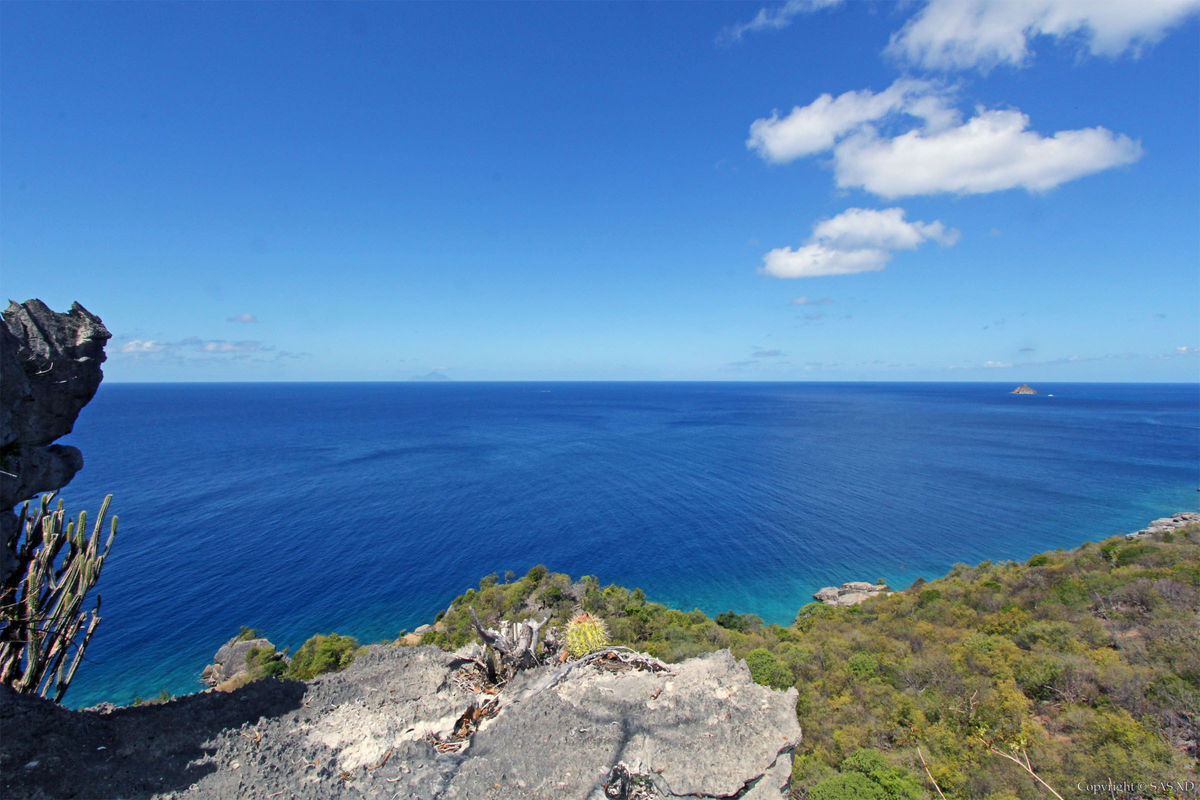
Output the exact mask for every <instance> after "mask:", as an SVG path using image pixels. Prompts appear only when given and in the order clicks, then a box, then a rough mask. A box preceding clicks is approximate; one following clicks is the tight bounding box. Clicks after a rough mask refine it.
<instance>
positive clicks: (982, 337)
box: [0, 0, 1200, 383]
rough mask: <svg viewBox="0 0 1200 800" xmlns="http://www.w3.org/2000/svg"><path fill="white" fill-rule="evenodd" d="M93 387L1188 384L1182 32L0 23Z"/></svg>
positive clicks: (820, 9) (44, 220) (265, 13)
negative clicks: (92, 325)
mask: <svg viewBox="0 0 1200 800" xmlns="http://www.w3.org/2000/svg"><path fill="white" fill-rule="evenodd" d="M0 23H2V29H0V35H2V37H3V46H2V47H0V67H2V73H0V80H2V82H3V100H2V107H0V137H2V138H0V143H2V148H3V149H2V152H0V158H2V159H3V160H2V162H0V203H2V205H0V230H2V240H0V242H2V243H0V271H2V278H3V280H2V283H3V286H4V289H5V293H6V294H7V296H8V297H9V298H12V299H15V300H18V301H20V300H25V299H27V298H30V297H41V298H42V299H44V300H45V301H46V302H48V303H49V304H50V305H51V307H54V308H57V309H60V310H65V309H66V307H68V306H69V305H70V303H71V302H72V301H74V300H78V301H80V302H81V303H83V305H85V306H86V307H87V308H88V309H89V310H91V311H93V312H94V313H96V314H99V315H100V316H101V317H102V318H103V319H104V321H105V323H106V324H107V325H108V327H109V329H110V330H111V331H112V332H113V334H114V339H113V341H112V342H111V343H110V345H109V354H110V355H109V360H108V363H107V364H106V366H105V371H106V375H107V379H108V380H110V381H175V380H200V381H203V380H408V379H411V378H412V377H414V376H427V375H429V374H430V373H436V374H441V375H445V376H448V377H450V378H452V379H456V380H526V379H530V380H558V379H568V380H575V379H584V380H590V379H599V380H610V379H620V380H625V379H631V380H995V381H1006V382H1013V383H1020V382H1031V383H1034V382H1037V381H1039V380H1042V381H1074V380H1078V381H1093V380H1098V381H1105V380H1113V381H1196V380H1197V379H1198V378H1200V269H1198V266H1200V99H1198V98H1200V2H1197V1H1196V0H1178V1H1176V0H1161V2H1158V3H1130V2H1127V0H1111V2H1109V1H1107V0H1106V1H1104V2H1101V1H1100V0H1095V1H1094V2H1079V1H1078V0H1021V2H1013V1H1012V0H999V1H998V2H990V1H988V0H955V2H949V0H914V2H909V3H885V2H868V1H867V0H844V1H842V2H839V0H791V1H790V2H785V3H774V4H767V5H758V4H748V3H664V4H654V3H637V4H623V3H534V4H518V3H514V4H508V3H459V4H448V3H447V4H442V3H436V4H435V3H404V4H391V3H370V4H354V3H338V4H329V5H326V4H318V3H293V4H252V3H187V4H170V3H151V4H139V3H114V4H104V3H85V4H72V3H22V2H6V3H4V4H0Z"/></svg>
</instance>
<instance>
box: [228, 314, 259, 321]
mask: <svg viewBox="0 0 1200 800" xmlns="http://www.w3.org/2000/svg"><path fill="white" fill-rule="evenodd" d="M225 321H226V322H258V317H256V316H254V315H253V314H238V315H236V316H233V317H229V318H228V319H226V320H225Z"/></svg>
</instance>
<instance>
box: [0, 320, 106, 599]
mask: <svg viewBox="0 0 1200 800" xmlns="http://www.w3.org/2000/svg"><path fill="white" fill-rule="evenodd" d="M3 320H4V322H3V324H2V325H0V581H3V580H5V579H7V578H8V576H9V574H10V573H11V572H12V569H13V567H14V564H15V556H14V548H15V546H16V540H17V537H18V536H19V534H20V531H19V530H18V522H17V517H16V515H15V514H14V513H13V512H12V511H11V510H10V509H12V508H13V507H14V506H16V505H18V504H19V503H21V502H24V501H25V500H28V499H30V498H31V497H33V496H35V495H37V494H39V493H42V492H51V491H55V490H57V489H61V488H62V487H63V486H65V485H66V484H67V483H68V482H69V481H70V480H71V479H72V478H73V477H75V473H76V472H78V471H79V470H80V469H82V468H83V456H82V455H81V454H80V452H79V450H77V449H76V448H74V447H66V446H63V445H56V444H52V442H54V440H55V439H58V438H59V437H61V436H65V435H66V434H68V433H70V432H71V429H72V428H73V427H74V425H75V419H76V417H78V416H79V412H80V410H81V409H82V408H83V407H84V406H85V405H87V403H88V401H90V400H91V399H92V397H94V396H95V394H96V389H97V387H99V386H100V380H101V379H102V378H103V377H104V373H103V372H102V371H101V369H100V364H101V363H102V362H103V361H104V358H105V355H104V344H105V342H107V341H108V340H109V338H111V336H112V334H110V333H109V332H108V330H107V329H105V327H104V323H102V322H101V321H100V318H99V317H97V316H95V315H93V314H91V313H89V312H88V311H87V309H85V308H84V307H83V306H81V305H79V304H78V303H75V304H73V305H72V306H71V310H70V311H68V312H67V313H65V314H59V313H56V312H54V311H51V310H50V309H49V308H47V306H46V304H45V303H43V302H42V301H41V300H28V301H26V302H24V303H20V304H18V303H14V302H10V303H9V305H8V308H7V309H5V311H4V316H3Z"/></svg>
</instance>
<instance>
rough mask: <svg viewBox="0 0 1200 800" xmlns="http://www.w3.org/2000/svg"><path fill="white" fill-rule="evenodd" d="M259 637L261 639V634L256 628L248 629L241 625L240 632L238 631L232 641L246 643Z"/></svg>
mask: <svg viewBox="0 0 1200 800" xmlns="http://www.w3.org/2000/svg"><path fill="white" fill-rule="evenodd" d="M260 637H262V633H261V632H259V630H258V628H250V627H247V626H245V625H243V626H242V629H241V630H240V631H238V635H237V636H236V637H234V641H235V642H248V641H250V640H251V639H258V638H260Z"/></svg>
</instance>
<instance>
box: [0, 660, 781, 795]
mask: <svg viewBox="0 0 1200 800" xmlns="http://www.w3.org/2000/svg"><path fill="white" fill-rule="evenodd" d="M473 669H474V664H473V663H472V662H471V661H470V660H469V659H467V658H465V657H462V656H456V655H454V654H450V653H444V652H442V651H441V650H438V649H437V648H433V647H413V648H401V647H391V646H375V647H371V648H369V649H368V650H367V651H366V652H365V653H364V654H362V655H360V656H359V658H358V659H357V660H356V661H355V662H354V664H352V665H351V666H350V667H348V668H347V669H346V670H344V671H343V672H340V673H335V674H331V675H325V676H321V677H320V678H317V679H316V680H314V681H311V682H310V683H308V684H302V683H296V682H282V681H259V682H256V683H252V684H249V685H247V686H245V687H243V688H241V689H238V690H236V691H234V692H232V693H229V694H220V693H208V694H200V695H191V696H189V697H184V698H180V699H178V700H174V701H171V702H170V703H167V704H165V705H161V706H149V707H134V708H123V709H117V710H115V711H110V712H107V713H105V712H101V711H84V712H69V711H65V710H64V709H61V708H59V707H56V706H54V705H52V704H50V703H48V702H46V701H43V700H41V699H40V698H37V697H29V696H18V695H15V694H14V693H12V692H8V691H4V690H2V689H0V726H2V727H3V729H4V730H5V736H4V737H3V740H2V741H0V796H6V797H8V796H11V797H29V798H35V799H36V798H44V797H61V796H70V795H71V793H72V792H74V793H75V796H80V792H83V793H84V794H86V793H87V790H86V789H85V787H95V789H94V790H93V792H94V794H95V795H96V796H102V797H118V796H119V797H129V798H148V797H170V798H214V799H215V798H221V799H222V800H224V798H230V797H239V798H251V799H252V798H264V799H265V798H270V797H288V798H313V799H314V800H315V799H316V798H322V799H323V798H375V797H379V798H384V797H386V798H393V797H402V798H429V799H430V800H432V798H439V800H441V799H442V798H446V799H450V798H461V799H462V800H489V799H493V798H494V799H495V800H499V798H505V800H512V799H513V798H532V799H533V800H542V799H543V798H544V799H545V800H567V799H568V798H579V800H602V799H603V798H605V797H613V798H618V797H624V798H629V797H630V796H631V795H630V794H628V793H626V792H624V791H618V789H619V787H618V786H617V784H618V783H622V782H625V783H632V784H633V785H639V786H640V787H641V790H642V791H644V792H645V794H644V795H641V796H647V797H659V798H671V797H679V796H687V797H689V798H705V797H714V798H715V797H740V798H743V800H767V798H769V799H770V800H780V798H783V797H785V795H786V785H787V779H788V775H789V773H790V770H791V752H792V749H793V748H794V747H795V745H796V744H797V743H798V741H799V738H800V729H799V726H798V724H797V722H796V715H795V702H796V692H795V690H794V689H790V690H788V691H787V692H779V691H774V690H771V689H767V688H765V687H763V686H759V685H758V684H755V683H753V681H752V680H751V679H750V672H749V670H748V669H747V667H746V665H745V663H744V662H738V661H735V660H734V659H733V657H732V656H731V655H730V654H729V652H728V651H723V652H720V653H710V654H708V655H705V656H701V657H699V658H695V659H691V660H689V661H685V662H683V663H680V664H674V665H670V670H669V671H667V672H649V671H638V670H630V671H624V672H610V671H604V670H601V669H598V668H596V667H593V666H578V667H575V668H574V669H571V670H569V671H567V672H566V673H565V674H564V673H563V672H562V670H561V669H559V668H557V667H540V668H535V669H532V670H527V671H525V672H522V673H520V674H519V676H518V677H517V678H516V679H515V680H514V681H513V682H512V683H511V684H509V685H508V686H506V687H505V688H504V689H503V690H502V692H501V694H500V695H499V696H498V697H493V696H492V695H489V694H487V693H486V692H485V691H483V690H481V689H480V687H479V685H478V684H477V683H476V682H474V681H473V680H472V679H471V675H472V674H474V673H472V672H471V670H473ZM493 699H495V700H497V702H498V705H499V712H498V713H496V714H495V716H493V717H491V718H490V719H484V720H483V721H482V722H481V723H480V725H479V730H478V732H476V733H475V734H474V736H473V738H471V739H470V740H469V744H468V745H467V747H466V749H465V750H462V751H461V752H457V753H441V752H438V750H437V749H435V747H434V744H433V740H434V739H435V738H436V739H442V740H445V739H446V738H448V737H449V735H450V733H451V731H452V730H453V729H454V728H455V724H456V722H457V721H458V720H459V719H460V718H461V717H462V715H463V713H464V711H465V710H466V709H467V708H468V707H470V706H472V705H475V706H480V705H483V704H484V703H485V702H487V701H490V700H493ZM218 700H219V701H220V702H218ZM98 748H99V749H98ZM30 764H32V766H30ZM68 765H69V766H70V769H66V767H67V766H68ZM617 775H621V776H625V777H623V778H622V780H621V781H618V780H616V777H615V776H617ZM606 784H608V785H609V786H610V789H611V790H612V792H613V793H611V794H608V795H606V794H605V786H606Z"/></svg>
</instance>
